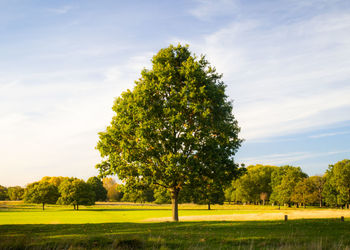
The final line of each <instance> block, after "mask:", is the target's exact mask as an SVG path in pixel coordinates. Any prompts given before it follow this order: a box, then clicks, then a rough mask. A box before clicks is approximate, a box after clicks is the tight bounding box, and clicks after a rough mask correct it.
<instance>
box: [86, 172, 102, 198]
mask: <svg viewBox="0 0 350 250" xmlns="http://www.w3.org/2000/svg"><path fill="white" fill-rule="evenodd" d="M86 183H88V184H90V185H91V187H92V190H93V191H94V192H95V200H96V201H105V200H106V199H107V190H106V189H105V188H104V187H103V183H102V181H101V180H100V179H99V178H97V177H96V176H94V177H90V178H89V179H88V180H87V181H86Z"/></svg>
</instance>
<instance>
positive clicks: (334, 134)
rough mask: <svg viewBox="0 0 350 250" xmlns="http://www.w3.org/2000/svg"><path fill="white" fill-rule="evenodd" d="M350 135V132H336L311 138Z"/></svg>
mask: <svg viewBox="0 0 350 250" xmlns="http://www.w3.org/2000/svg"><path fill="white" fill-rule="evenodd" d="M347 134H350V132H349V131H341V132H334V133H323V134H318V135H311V136H309V138H313V139H317V138H322V137H329V136H337V135H347Z"/></svg>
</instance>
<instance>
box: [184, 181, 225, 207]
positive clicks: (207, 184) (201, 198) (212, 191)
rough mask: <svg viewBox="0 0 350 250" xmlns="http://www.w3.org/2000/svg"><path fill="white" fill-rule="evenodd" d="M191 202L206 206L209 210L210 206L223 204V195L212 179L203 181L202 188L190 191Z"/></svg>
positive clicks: (219, 185)
mask: <svg viewBox="0 0 350 250" xmlns="http://www.w3.org/2000/svg"><path fill="white" fill-rule="evenodd" d="M191 196H192V197H193V201H194V203H196V204H207V205H208V210H210V205H211V204H220V205H222V204H224V201H225V193H224V190H223V187H222V186H221V184H220V183H219V182H216V181H214V180H212V179H207V180H206V179H203V182H202V186H200V187H197V188H196V189H192V195H191Z"/></svg>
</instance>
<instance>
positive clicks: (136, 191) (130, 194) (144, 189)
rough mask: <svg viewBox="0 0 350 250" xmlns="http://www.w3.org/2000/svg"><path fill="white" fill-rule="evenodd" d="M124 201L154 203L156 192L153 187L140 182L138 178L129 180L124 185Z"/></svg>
mask: <svg viewBox="0 0 350 250" xmlns="http://www.w3.org/2000/svg"><path fill="white" fill-rule="evenodd" d="M123 191H124V196H123V201H132V202H141V203H145V202H152V201H154V196H153V195H154V192H153V188H152V186H150V185H148V184H147V183H142V182H140V181H138V178H135V179H128V181H127V182H126V184H125V185H124V189H123Z"/></svg>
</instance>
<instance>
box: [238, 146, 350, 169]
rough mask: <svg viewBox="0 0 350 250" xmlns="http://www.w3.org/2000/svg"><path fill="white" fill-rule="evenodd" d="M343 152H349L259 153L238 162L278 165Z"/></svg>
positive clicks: (341, 151) (342, 152)
mask: <svg viewBox="0 0 350 250" xmlns="http://www.w3.org/2000/svg"><path fill="white" fill-rule="evenodd" d="M344 153H350V150H339V151H330V152H292V153H286V154H269V155H260V156H255V157H248V158H241V159H239V162H243V163H245V164H246V165H247V166H248V165H255V164H264V165H277V166H280V165H288V164H294V163H296V162H299V161H302V160H305V159H312V158H319V157H325V156H330V155H338V154H344Z"/></svg>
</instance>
